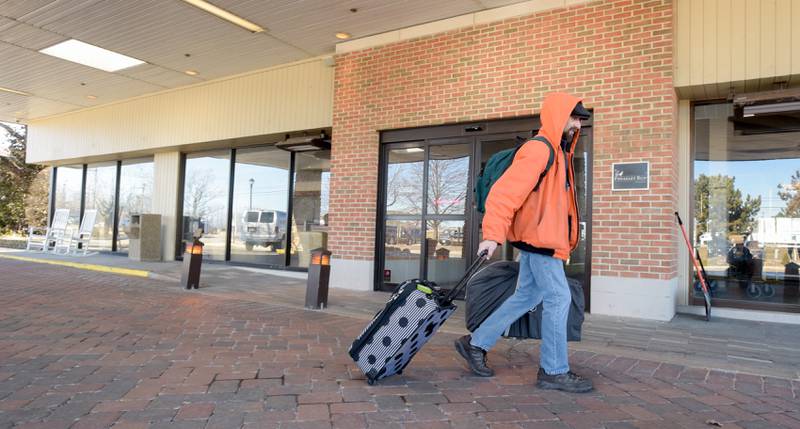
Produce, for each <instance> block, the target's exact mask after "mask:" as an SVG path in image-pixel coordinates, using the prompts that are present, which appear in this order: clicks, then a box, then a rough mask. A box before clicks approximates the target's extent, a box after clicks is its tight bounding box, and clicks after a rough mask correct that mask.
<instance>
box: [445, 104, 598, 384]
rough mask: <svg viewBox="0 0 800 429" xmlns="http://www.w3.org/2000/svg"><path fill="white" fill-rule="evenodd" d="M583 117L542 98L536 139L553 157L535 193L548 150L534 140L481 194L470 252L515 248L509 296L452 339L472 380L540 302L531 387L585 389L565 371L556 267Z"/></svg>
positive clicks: (565, 250)
mask: <svg viewBox="0 0 800 429" xmlns="http://www.w3.org/2000/svg"><path fill="white" fill-rule="evenodd" d="M589 116H590V114H589V112H588V111H587V110H586V109H585V108H584V107H583V103H582V102H581V99H580V98H578V97H574V96H571V95H568V94H564V93H553V94H549V95H548V96H547V97H545V100H544V103H543V104H542V110H541V123H542V126H541V129H540V130H539V134H538V135H539V137H544V138H545V139H546V140H547V142H548V143H549V144H550V145H551V146H552V148H553V150H554V151H555V159H554V161H553V164H552V166H551V167H550V169H549V170H548V171H547V173H546V175H545V176H544V177H543V178H542V181H541V184H540V185H539V188H537V189H536V190H535V191H534V187H535V185H536V183H537V181H538V180H539V176H540V175H541V174H542V172H544V171H545V168H546V165H547V162H548V159H549V157H550V149H549V148H547V147H546V146H545V145H544V144H542V143H539V142H528V143H525V144H524V145H523V146H522V147H521V148H520V149H519V150H518V151H517V153H516V155H515V157H514V161H513V162H512V163H511V165H510V166H509V167H508V169H507V170H506V171H505V173H503V175H502V177H500V179H498V180H497V182H495V184H494V185H493V186H492V188H491V190H490V191H489V196H488V199H487V200H486V214H485V216H484V218H483V237H484V241H483V242H481V243H480V245H479V246H478V252H479V253H480V252H482V251H484V250H486V251H488V255H487V258H489V257H491V256H492V254H493V253H494V251H495V249H497V246H498V245H499V244H500V243H502V242H503V241H505V240H508V241H509V242H510V243H511V245H513V246H514V247H516V248H517V249H519V251H520V261H519V264H520V272H519V280H518V283H517V289H516V291H515V292H514V294H513V295H512V296H511V297H509V298H508V299H507V300H506V301H505V302H504V303H503V304H502V305H500V307H498V308H497V310H496V311H495V312H494V313H492V314H491V315H490V316H489V317H488V318H487V319H486V320H485V321H484V322H483V324H481V326H480V327H479V328H478V329H476V330H475V332H473V333H472V336H469V335H466V336H464V337H461V338H459V339H458V340H456V342H455V347H456V350H457V351H458V353H459V354H460V355H461V356H462V357H463V358H464V359H465V360H466V361H467V364H468V365H469V367H470V369H471V370H472V372H473V373H475V374H476V375H479V376H483V377H491V376H492V375H494V371H492V369H491V368H489V367H488V366H487V365H486V352H487V351H488V350H490V349H491V348H492V346H494V344H495V342H497V340H498V339H499V338H500V335H501V334H502V333H503V331H505V329H506V328H507V327H508V326H509V325H510V324H511V323H513V322H514V321H515V320H517V319H518V318H520V317H521V316H522V315H523V314H525V313H526V312H527V311H529V310H530V309H532V308H534V307H535V306H537V305H538V304H539V303H540V302H543V305H542V307H543V310H542V342H541V347H540V364H539V374H538V377H537V381H536V386H537V387H539V388H541V389H556V390H563V391H567V392H588V391H590V390H592V382H591V381H590V380H587V379H585V378H583V377H581V376H579V375H577V374H575V373H573V372H572V371H570V369H569V360H568V354H567V315H568V314H569V307H570V303H571V301H572V297H571V295H570V291H569V286H568V285H567V279H566V276H565V275H564V262H565V261H566V260H567V258H568V257H569V254H570V252H571V251H572V250H574V249H575V247H576V246H577V245H578V238H579V237H578V236H579V234H578V207H577V200H576V198H575V182H574V172H573V168H572V157H573V151H574V150H575V144H576V143H577V141H578V138H579V137H580V129H581V122H580V121H581V119H588V118H589ZM559 142H560V145H559V144H558V143H559Z"/></svg>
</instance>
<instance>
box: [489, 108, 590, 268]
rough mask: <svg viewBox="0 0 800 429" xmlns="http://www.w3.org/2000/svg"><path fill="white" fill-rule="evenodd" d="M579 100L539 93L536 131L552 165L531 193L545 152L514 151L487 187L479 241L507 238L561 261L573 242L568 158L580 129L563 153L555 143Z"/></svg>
mask: <svg viewBox="0 0 800 429" xmlns="http://www.w3.org/2000/svg"><path fill="white" fill-rule="evenodd" d="M580 101H581V99H580V98H578V97H574V96H571V95H568V94H564V93H552V94H549V95H547V96H546V97H545V99H544V103H542V112H541V122H542V127H541V128H540V129H539V134H538V135H539V136H542V137H545V138H546V139H547V141H548V142H550V145H551V146H552V147H553V150H555V159H554V160H553V165H552V166H551V167H550V170H548V172H547V174H546V175H545V177H544V178H542V183H541V185H539V189H538V190H537V191H536V192H533V187H534V186H535V185H536V181H537V180H538V179H539V176H540V175H541V173H542V171H544V169H545V166H546V165H547V160H548V158H549V157H550V151H549V150H548V149H547V147H545V146H544V145H543V144H542V143H540V142H528V143H525V144H524V145H523V146H522V147H521V148H520V149H519V150H518V151H517V154H516V155H515V156H514V160H513V161H512V163H511V165H510V166H509V167H508V169H507V170H506V171H505V173H503V175H502V176H501V177H500V179H498V180H497V182H495V184H494V185H493V186H492V189H491V190H490V191H489V196H488V198H487V200H486V215H485V216H484V218H483V238H484V239H485V240H492V241H496V242H498V243H503V242H504V241H505V240H508V241H509V242H511V243H512V244H514V245H515V247H520V248H523V249H525V250H530V251H534V252H536V253H543V254H548V255H552V256H554V257H556V258H559V259H563V260H565V261H566V260H567V259H568V258H569V254H570V252H571V251H572V250H573V249H575V247H576V246H577V245H578V238H579V237H578V222H579V219H578V203H577V199H576V197H575V173H574V171H573V168H572V157H573V152H574V150H575V144H576V143H577V141H578V138H579V137H580V132H576V133H575V135H574V136H573V138H572V141H571V142H568V144H567V147H566V152H565V151H564V150H562V149H561V144H560V143H561V136H562V134H563V131H564V126H565V125H566V123H567V120H568V119H569V117H570V114H571V113H572V110H573V109H574V108H575V105H576V104H578V102H580ZM565 172H566V173H565ZM567 178H569V179H567ZM567 180H569V186H567Z"/></svg>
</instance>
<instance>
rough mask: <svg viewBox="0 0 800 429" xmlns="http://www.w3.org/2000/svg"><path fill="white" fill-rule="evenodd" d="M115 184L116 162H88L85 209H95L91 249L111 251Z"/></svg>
mask: <svg viewBox="0 0 800 429" xmlns="http://www.w3.org/2000/svg"><path fill="white" fill-rule="evenodd" d="M116 186H117V163H116V162H110V163H103V164H89V165H88V166H87V168H86V197H85V203H84V204H85V208H86V210H89V209H95V210H97V215H96V217H95V223H94V228H93V229H92V238H91V241H90V242H89V249H91V250H106V251H111V248H112V246H111V242H112V240H113V230H114V194H115V193H116Z"/></svg>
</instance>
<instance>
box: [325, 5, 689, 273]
mask: <svg viewBox="0 0 800 429" xmlns="http://www.w3.org/2000/svg"><path fill="white" fill-rule="evenodd" d="M672 21H673V5H672V2H671V1H669V0H652V1H634V0H619V1H610V0H609V1H598V2H593V3H589V4H585V5H582V6H575V7H571V8H567V9H556V10H551V11H546V12H543V13H539V14H536V15H532V16H526V17H521V18H514V19H508V20H505V21H502V22H497V23H493V24H487V25H480V26H476V27H471V28H466V29H461V30H454V31H451V32H447V33H443V34H439V35H435V36H428V37H422V38H419V39H415V40H410V41H404V42H398V43H395V44H391V45H386V46H381V47H376V48H370V49H366V50H363V51H358V52H352V53H347V54H342V55H340V56H338V57H337V59H336V64H337V65H336V78H335V79H336V80H335V96H334V120H333V152H332V157H333V158H332V164H331V172H332V180H331V206H330V208H331V215H330V216H331V236H330V240H329V244H330V247H331V249H332V250H333V252H334V256H335V257H336V258H339V259H355V260H364V261H368V260H372V258H373V256H374V255H373V252H374V250H373V247H374V234H375V220H376V219H375V211H376V207H377V186H378V185H377V173H378V145H379V142H378V138H379V137H378V130H382V129H392V128H401V127H417V126H428V125H435V124H443V123H454V122H462V121H470V120H482V119H489V118H511V117H515V116H521V115H530V114H531V113H538V109H539V107H540V105H541V101H542V99H543V96H544V95H545V94H546V93H548V92H552V91H566V92H570V93H573V94H575V95H578V96H582V97H584V99H585V104H586V105H587V107H590V108H594V129H593V132H594V184H593V185H594V186H593V196H594V200H593V201H594V210H593V236H592V238H593V249H592V250H593V260H592V267H593V275H596V276H612V277H631V278H643V279H644V278H646V279H660V280H668V279H674V278H675V277H676V270H677V257H676V252H675V245H674V243H675V241H674V234H675V227H674V222H673V220H672V212H673V209H674V207H676V204H677V165H676V153H677V150H676V147H675V146H676V143H675V139H674V133H675V128H676V119H675V113H676V110H677V104H676V97H675V93H674V90H673V79H672V77H673V63H672V49H673V28H672ZM639 160H648V161H650V166H651V187H650V190H648V191H634V192H631V191H628V192H613V193H612V191H611V163H612V162H619V161H639Z"/></svg>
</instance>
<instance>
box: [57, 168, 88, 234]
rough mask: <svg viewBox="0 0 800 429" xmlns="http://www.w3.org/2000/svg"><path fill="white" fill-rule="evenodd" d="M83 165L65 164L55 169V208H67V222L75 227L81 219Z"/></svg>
mask: <svg viewBox="0 0 800 429" xmlns="http://www.w3.org/2000/svg"><path fill="white" fill-rule="evenodd" d="M82 182H83V165H65V166H63V167H58V169H57V170H56V189H55V192H56V203H55V204H56V208H57V209H69V223H70V225H71V226H74V227H77V225H78V223H79V222H80V219H81V187H82Z"/></svg>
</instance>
